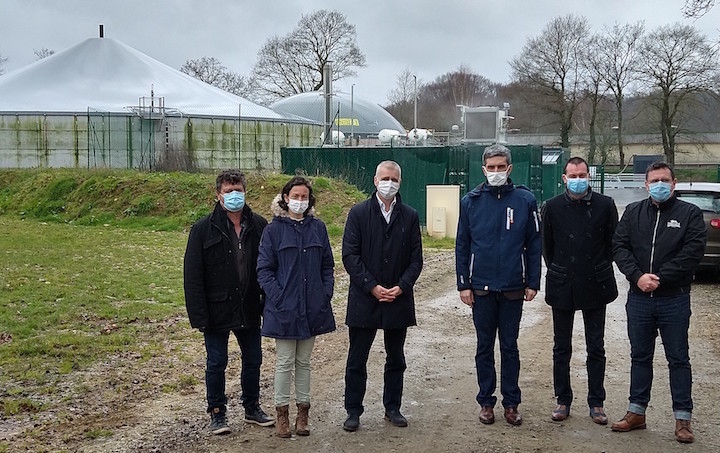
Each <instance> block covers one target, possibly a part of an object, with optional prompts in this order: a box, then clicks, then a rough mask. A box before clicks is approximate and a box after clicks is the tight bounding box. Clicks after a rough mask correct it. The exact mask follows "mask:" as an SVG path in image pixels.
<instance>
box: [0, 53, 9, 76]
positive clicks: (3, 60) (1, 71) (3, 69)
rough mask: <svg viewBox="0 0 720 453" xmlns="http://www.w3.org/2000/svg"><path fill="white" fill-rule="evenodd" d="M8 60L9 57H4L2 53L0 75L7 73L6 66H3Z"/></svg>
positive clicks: (0, 55)
mask: <svg viewBox="0 0 720 453" xmlns="http://www.w3.org/2000/svg"><path fill="white" fill-rule="evenodd" d="M6 61H8V59H7V58H3V56H2V54H1V53H0V75H3V74H5V68H4V67H3V66H4V65H5V62H6Z"/></svg>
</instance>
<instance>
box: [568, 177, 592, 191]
mask: <svg viewBox="0 0 720 453" xmlns="http://www.w3.org/2000/svg"><path fill="white" fill-rule="evenodd" d="M567 188H568V190H569V191H570V192H571V193H572V194H573V195H582V194H584V193H585V192H587V190H588V179H587V178H568V180H567Z"/></svg>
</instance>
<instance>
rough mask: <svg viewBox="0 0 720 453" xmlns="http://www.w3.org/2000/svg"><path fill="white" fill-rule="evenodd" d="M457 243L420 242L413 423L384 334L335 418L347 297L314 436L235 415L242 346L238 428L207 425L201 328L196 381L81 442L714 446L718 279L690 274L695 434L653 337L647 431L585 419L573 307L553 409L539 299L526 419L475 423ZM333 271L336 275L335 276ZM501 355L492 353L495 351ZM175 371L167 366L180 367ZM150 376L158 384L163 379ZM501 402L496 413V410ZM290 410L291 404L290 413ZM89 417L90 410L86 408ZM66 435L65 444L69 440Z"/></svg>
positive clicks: (526, 326)
mask: <svg viewBox="0 0 720 453" xmlns="http://www.w3.org/2000/svg"><path fill="white" fill-rule="evenodd" d="M453 269H454V260H453V253H452V251H442V252H429V253H426V265H425V268H424V270H423V274H422V277H421V279H420V281H419V282H418V285H417V293H418V296H417V311H418V324H419V325H418V326H417V327H415V328H412V329H410V331H409V334H408V340H407V347H406V351H407V362H408V370H407V372H406V378H405V393H404V399H403V408H402V409H403V413H404V414H405V415H406V416H407V418H408V420H409V423H410V426H409V427H407V428H395V427H393V426H391V425H390V424H389V423H388V422H386V421H384V420H383V418H382V417H383V407H382V403H381V400H382V364H383V363H384V352H383V349H382V336H381V335H378V338H377V340H376V342H375V345H374V346H373V351H372V352H371V360H370V364H369V370H370V379H369V383H368V393H367V396H366V399H365V406H366V409H365V414H364V415H363V416H362V417H361V428H360V430H359V431H358V432H355V433H347V432H344V431H343V430H342V427H341V424H342V421H343V420H344V418H345V412H344V410H343V405H342V401H343V373H344V361H345V358H346V352H347V330H346V328H345V327H344V326H343V325H342V320H343V319H344V306H342V304H340V306H339V307H338V308H337V310H336V313H335V315H336V317H337V319H338V321H339V322H338V324H339V328H338V330H337V331H336V332H334V333H332V334H328V335H325V336H322V337H320V338H318V341H317V342H316V345H315V351H314V353H313V375H312V378H313V382H312V394H313V402H312V408H311V411H310V414H311V435H310V436H309V437H306V438H302V437H296V436H294V437H293V438H292V439H279V438H277V437H275V436H274V430H273V429H270V428H260V427H257V426H251V425H246V424H244V422H242V417H241V410H242V408H241V407H240V406H239V404H238V401H237V397H238V396H239V388H238V374H239V370H238V364H239V357H238V355H239V352H238V351H237V346H235V348H234V349H233V350H232V357H231V365H230V369H229V371H228V376H229V379H228V382H229V389H228V390H229V397H230V399H231V402H230V405H229V412H228V416H229V422H230V427H231V428H232V430H233V432H232V433H231V434H229V435H226V436H212V435H210V434H209V433H208V429H207V428H208V421H209V420H208V417H207V416H206V415H205V414H204V412H203V409H204V404H205V403H204V385H203V384H202V377H203V374H202V373H203V366H204V364H203V360H204V355H203V350H202V343H201V339H200V337H199V335H198V337H197V344H196V345H194V346H193V345H192V344H191V345H186V346H185V347H184V349H183V351H184V353H186V354H193V356H194V359H195V361H194V365H193V367H192V369H190V370H182V372H185V373H192V374H194V375H196V376H197V378H198V379H199V380H200V383H198V384H197V385H195V386H193V387H192V388H191V389H190V391H188V392H185V393H184V394H178V393H167V394H166V393H162V392H155V393H154V394H153V395H152V396H151V397H148V398H145V399H143V400H141V401H138V402H137V403H131V404H128V405H127V408H126V409H123V411H122V412H121V413H118V414H113V413H112V410H111V411H110V413H109V414H108V415H107V423H108V424H109V425H110V424H111V425H113V426H111V427H108V429H111V430H112V433H113V434H112V435H111V436H109V437H103V438H99V439H95V440H92V441H88V442H83V443H82V444H81V445H73V446H72V447H70V446H68V447H70V449H72V450H81V451H87V452H91V451H103V452H106V451H113V452H131V451H133V452H134V451H151V452H161V451H162V452H165V451H168V452H170V451H173V452H179V451H187V452H191V451H193V452H235V451H278V452H280V451H296V452H297V451H302V452H400V451H403V452H426V451H433V452H450V451H464V452H527V451H535V452H545V451H562V452H575V451H585V452H640V453H657V452H660V451H662V452H667V451H697V452H701V451H702V452H710V451H720V420H719V419H718V416H717V410H716V406H715V405H716V404H717V401H718V400H720V362H719V361H718V354H720V334H719V333H718V332H720V310H719V308H720V302H719V301H718V300H717V295H718V294H719V293H720V292H719V291H718V289H719V288H720V286H719V285H718V284H717V282H715V283H712V282H709V283H700V284H697V285H696V286H695V288H694V290H693V295H692V297H693V318H692V326H691V361H692V365H693V374H694V387H693V396H694V401H695V411H694V413H693V428H694V430H695V435H696V442H695V443H694V444H691V445H681V444H679V443H677V442H676V441H675V440H674V436H673V429H674V420H673V417H672V411H671V401H670V396H669V390H668V388H669V387H668V378H667V366H666V364H665V359H664V356H663V353H662V346H661V345H660V343H659V341H658V349H657V352H656V367H655V371H656V376H655V381H654V386H653V393H652V401H651V403H650V407H649V409H648V414H647V417H648V418H647V424H648V426H647V430H644V431H635V432H630V433H615V432H612V431H611V430H610V427H609V425H608V426H604V427H603V426H599V425H596V424H594V423H592V421H591V419H590V418H589V416H588V413H587V412H586V410H585V407H586V406H585V393H586V391H587V381H586V373H585V369H584V362H585V352H584V347H585V346H584V337H583V332H582V322H581V318H579V317H578V318H576V323H575V324H576V327H575V339H574V346H575V354H574V356H573V368H572V372H573V388H574V391H575V395H576V399H575V402H574V405H573V406H572V408H573V412H572V414H571V417H570V418H569V419H568V420H566V421H565V422H561V423H558V422H553V421H551V420H550V412H551V410H552V409H553V407H554V405H555V400H554V396H553V387H552V373H551V367H552V325H551V317H550V309H549V307H548V306H547V305H546V304H545V302H544V300H543V294H542V292H541V293H540V294H539V295H538V298H537V299H536V300H535V301H533V302H530V303H526V304H525V309H524V314H523V322H522V327H521V333H520V356H521V361H522V368H521V375H520V384H521V388H522V390H523V403H522V405H521V406H520V410H521V412H522V414H523V417H524V423H523V424H522V426H519V427H513V426H510V425H509V424H507V423H505V422H504V420H503V419H502V417H498V421H497V422H496V423H495V424H494V425H488V426H486V425H482V424H480V423H479V422H478V418H477V415H478V406H477V404H476V403H475V394H476V392H477V383H476V379H475V369H474V360H473V357H474V351H475V334H474V329H473V326H472V318H471V316H470V311H469V308H468V307H465V306H464V305H462V304H461V303H460V301H459V298H458V295H457V291H455V289H454V271H453ZM618 281H619V282H621V296H620V297H619V298H618V300H617V301H615V302H614V303H612V304H611V305H610V306H609V310H608V321H607V332H606V349H607V357H608V364H607V378H606V388H607V401H606V410H607V413H608V416H609V418H610V419H611V420H612V421H614V420H617V419H619V418H621V417H622V416H623V414H624V413H625V410H626V408H627V392H628V383H629V370H630V363H629V344H628V341H627V335H626V324H625V312H624V297H625V293H626V288H627V285H626V282H625V280H624V279H623V278H622V276H620V275H618ZM342 285H343V282H341V281H339V282H338V286H340V287H342ZM264 341H265V343H264V346H265V363H264V365H263V372H262V380H263V393H264V394H263V406H264V407H265V408H266V409H268V410H269V409H270V408H272V370H273V367H274V352H273V350H272V346H273V343H272V342H271V341H267V340H264ZM497 360H498V362H499V357H498V359H497ZM179 371H181V370H178V369H172V370H167V373H178V372H179ZM167 378H168V377H167V375H165V376H163V375H162V374H161V375H159V376H157V377H156V381H157V382H158V383H159V382H161V381H162V380H163V379H167ZM499 406H500V405H499V403H498V409H497V410H496V414H497V415H501V413H500V412H499V410H500V409H499ZM292 413H293V411H291V414H292ZM85 416H90V414H87V413H86V414H85ZM71 445H72V443H71Z"/></svg>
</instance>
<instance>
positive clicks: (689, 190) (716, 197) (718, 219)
mask: <svg viewBox="0 0 720 453" xmlns="http://www.w3.org/2000/svg"><path fill="white" fill-rule="evenodd" d="M675 194H676V195H677V196H678V198H680V199H681V200H684V201H687V202H689V203H692V204H694V205H696V206H697V207H699V208H700V209H702V211H703V217H704V218H705V225H706V226H707V231H708V235H707V246H706V247H705V256H704V257H703V259H702V261H701V262H700V268H701V269H705V270H712V271H713V272H714V273H715V274H716V275H719V276H720V183H714V182H679V183H677V184H676V185H675Z"/></svg>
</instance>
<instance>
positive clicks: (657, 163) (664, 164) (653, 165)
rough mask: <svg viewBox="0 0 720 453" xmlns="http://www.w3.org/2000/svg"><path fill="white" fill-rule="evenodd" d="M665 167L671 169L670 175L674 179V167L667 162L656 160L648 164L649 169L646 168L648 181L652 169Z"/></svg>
mask: <svg viewBox="0 0 720 453" xmlns="http://www.w3.org/2000/svg"><path fill="white" fill-rule="evenodd" d="M663 168H667V169H668V170H670V176H671V177H672V179H675V172H674V171H673V169H672V167H671V166H670V165H669V164H668V163H667V162H663V161H661V160H656V161H655V162H653V163H651V164H650V165H648V168H647V170H645V181H647V179H648V175H649V174H650V172H651V171H654V170H662V169H663Z"/></svg>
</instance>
